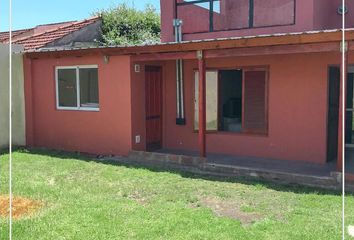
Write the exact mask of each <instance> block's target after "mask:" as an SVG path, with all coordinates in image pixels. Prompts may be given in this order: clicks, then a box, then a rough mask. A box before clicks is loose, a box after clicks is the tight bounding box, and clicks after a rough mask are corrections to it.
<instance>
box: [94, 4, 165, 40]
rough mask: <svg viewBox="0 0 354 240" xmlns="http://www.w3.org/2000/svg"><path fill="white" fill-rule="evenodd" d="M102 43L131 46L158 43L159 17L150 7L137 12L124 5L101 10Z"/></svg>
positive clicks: (147, 6)
mask: <svg viewBox="0 0 354 240" xmlns="http://www.w3.org/2000/svg"><path fill="white" fill-rule="evenodd" d="M99 14H100V15H101V16H102V33H103V43H104V44H105V45H131V44H149V43H156V42H160V32H161V24H160V15H159V13H157V11H156V9H155V8H154V7H153V6H152V5H146V7H145V9H144V10H138V9H136V8H134V7H132V6H129V5H128V4H126V3H122V4H119V5H118V6H116V7H112V8H109V9H107V10H102V11H100V12H99Z"/></svg>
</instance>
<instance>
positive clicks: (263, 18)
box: [161, 0, 354, 42]
mask: <svg viewBox="0 0 354 240" xmlns="http://www.w3.org/2000/svg"><path fill="white" fill-rule="evenodd" d="M341 2H342V1H341V0H267V1H265V0H161V25H162V33H161V40H162V42H171V41H174V40H175V36H174V26H173V20H174V19H180V20H182V21H183V25H182V33H183V40H201V39H213V38H223V37H238V36H252V35H259V34H274V33H288V32H302V31H311V30H324V29H335V28H341V25H342V17H341V12H342V11H343V9H342V8H341ZM344 11H345V12H346V18H347V27H348V28H351V27H354V2H353V1H347V6H346V7H345V9H344Z"/></svg>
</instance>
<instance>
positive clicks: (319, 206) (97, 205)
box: [0, 150, 354, 240]
mask: <svg viewBox="0 0 354 240" xmlns="http://www.w3.org/2000/svg"><path fill="white" fill-rule="evenodd" d="M7 158H8V156H7V155H4V154H3V155H1V156H0V168H1V175H0V176H1V181H0V190H1V193H0V195H3V196H4V195H6V193H7V184H8V174H7V169H8V160H7ZM13 171H14V173H13V184H14V187H13V190H14V195H15V196H17V197H25V198H29V199H32V200H35V201H39V202H41V207H40V209H39V210H38V211H36V212H35V213H33V214H32V215H28V216H25V217H24V218H21V219H17V220H15V221H14V225H13V239H28V240H31V239H48V240H49V239H50V240H56V239H83V240H90V239H95V240H97V239H104V240H107V239H164V240H165V239H193V240H196V239H223V240H224V239H225V240H226V239H241V240H247V239H252V240H254V239H262V240H263V239H281V240H286V239H296V240H298V239H301V240H306V239H316V240H317V239H321V240H326V239H340V231H341V197H340V195H337V194H335V193H331V192H323V191H316V190H313V189H309V188H302V187H294V186H293V187H284V186H277V185H274V184H268V183H262V182H250V181H244V180H231V179H225V178H206V177H202V176H198V175H191V174H184V173H182V172H171V171H170V172H169V171H163V170H162V169H160V170H159V169H153V168H152V169H148V168H143V167H138V166H134V165H130V166H125V165H119V164H113V163H108V162H107V163H103V162H97V161H96V162H95V161H91V160H90V159H88V158H85V157H80V156H78V155H74V154H67V153H58V152H49V151H32V152H31V151H26V150H21V151H19V152H16V153H14V155H13ZM347 213H348V214H347V217H348V219H347V220H348V222H349V223H352V224H353V223H354V197H353V196H348V197H347ZM350 213H352V214H350ZM7 231H8V224H7V220H6V219H5V218H0V239H8V238H7Z"/></svg>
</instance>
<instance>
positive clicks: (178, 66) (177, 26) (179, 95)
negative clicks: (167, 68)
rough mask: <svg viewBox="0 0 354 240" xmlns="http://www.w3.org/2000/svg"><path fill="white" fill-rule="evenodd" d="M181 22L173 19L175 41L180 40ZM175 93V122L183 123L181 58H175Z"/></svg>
mask: <svg viewBox="0 0 354 240" xmlns="http://www.w3.org/2000/svg"><path fill="white" fill-rule="evenodd" d="M182 24H183V21H182V20H181V19H174V20H173V26H174V28H175V41H176V42H177V43H178V42H182ZM176 86H177V88H176V93H177V95H176V96H177V98H176V102H177V112H176V124H177V125H185V124H186V119H185V115H184V88H183V60H182V59H177V60H176Z"/></svg>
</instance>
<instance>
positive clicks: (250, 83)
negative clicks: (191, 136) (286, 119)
mask: <svg viewBox="0 0 354 240" xmlns="http://www.w3.org/2000/svg"><path fill="white" fill-rule="evenodd" d="M198 78H199V75H198V72H195V94H194V96H195V99H194V102H195V104H194V106H195V118H194V119H195V121H194V129H195V130H198V127H199V125H198V124H199V112H198V109H199V106H198V85H199V79H198ZM267 122H268V120H267V70H266V69H264V68H260V69H247V68H245V69H235V70H214V71H207V72H206V129H207V131H222V132H234V133H256V134H266V133H267Z"/></svg>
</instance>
